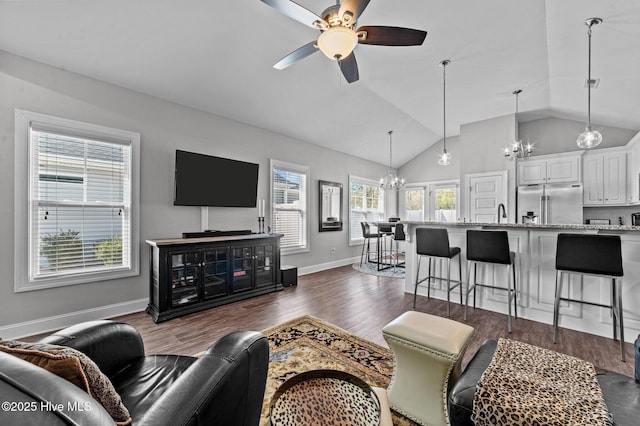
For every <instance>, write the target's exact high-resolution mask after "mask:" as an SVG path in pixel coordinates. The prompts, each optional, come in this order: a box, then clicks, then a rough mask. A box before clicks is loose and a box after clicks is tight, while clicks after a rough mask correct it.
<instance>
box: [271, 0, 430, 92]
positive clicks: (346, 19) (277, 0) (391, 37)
mask: <svg viewBox="0 0 640 426" xmlns="http://www.w3.org/2000/svg"><path fill="white" fill-rule="evenodd" d="M261 1H262V2H263V3H266V4H268V5H269V6H271V7H273V8H275V9H277V10H278V11H280V12H281V13H283V14H285V15H287V16H288V17H290V18H293V19H295V20H296V21H298V22H301V23H303V24H305V25H307V26H309V27H311V28H315V29H317V30H320V37H318V39H317V40H314V41H312V42H310V43H307V44H305V45H304V46H302V47H300V48H299V49H297V50H294V51H293V52H291V53H290V54H288V55H287V56H285V57H284V58H282V59H281V60H280V61H279V62H278V63H276V64H275V65H274V66H273V67H274V68H275V69H278V70H283V69H285V68H288V67H290V66H291V65H293V64H295V63H296V62H298V61H300V60H301V59H304V58H306V57H307V56H309V55H311V54H313V53H315V52H317V51H318V50H320V51H322V53H324V54H325V55H326V56H327V57H328V58H329V59H333V60H335V61H337V62H338V66H339V67H340V70H341V71H342V75H344V78H345V79H346V80H347V81H348V82H349V83H353V82H354V81H358V78H359V75H358V64H357V62H356V57H355V55H354V53H353V49H354V48H355V47H356V45H357V44H358V43H360V44H373V45H378V46H419V45H421V44H422V43H423V42H424V39H425V37H426V36H427V32H426V31H421V30H414V29H411V28H400V27H385V26H364V27H359V28H357V29H355V30H354V27H355V25H356V21H357V20H358V18H359V17H360V15H361V14H362V12H363V11H364V9H365V8H366V7H367V5H368V4H369V0H342V3H340V0H336V4H335V5H333V6H329V7H328V8H326V9H325V11H324V12H322V17H320V16H318V15H316V14H315V13H313V12H311V11H310V10H308V9H306V8H304V7H303V6H300V5H299V4H297V3H294V2H293V1H290V0H261Z"/></svg>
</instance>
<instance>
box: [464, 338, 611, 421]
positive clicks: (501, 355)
mask: <svg viewBox="0 0 640 426" xmlns="http://www.w3.org/2000/svg"><path fill="white" fill-rule="evenodd" d="M472 420H473V421H474V422H475V424H476V425H613V419H612V417H611V415H610V413H609V411H608V410H607V406H606V404H605V402H604V399H603V397H602V389H600V385H599V384H598V381H597V380H596V372H595V368H594V366H593V364H591V363H588V362H586V361H583V360H581V359H578V358H575V357H572V356H568V355H564V354H561V353H558V352H554V351H551V350H548V349H543V348H539V347H536V346H532V345H528V344H526V343H522V342H517V341H514V340H509V339H500V340H499V341H498V347H497V349H496V352H495V354H494V356H493V359H492V360H491V363H490V364H489V367H487V369H486V370H485V372H484V373H483V375H482V377H481V378H480V380H479V381H478V385H477V388H476V392H475V394H474V396H473V415H472Z"/></svg>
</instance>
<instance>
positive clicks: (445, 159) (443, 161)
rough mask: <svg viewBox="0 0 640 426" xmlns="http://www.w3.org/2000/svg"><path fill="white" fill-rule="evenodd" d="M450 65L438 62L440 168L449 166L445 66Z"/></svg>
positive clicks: (448, 62) (446, 60) (447, 62)
mask: <svg viewBox="0 0 640 426" xmlns="http://www.w3.org/2000/svg"><path fill="white" fill-rule="evenodd" d="M450 63H451V61H450V60H448V59H445V60H444V61H442V62H440V66H441V67H442V127H443V135H442V144H443V149H442V154H440V155H439V156H438V164H440V165H441V166H448V165H449V164H451V154H450V153H448V152H447V92H446V89H447V65H449V64H450Z"/></svg>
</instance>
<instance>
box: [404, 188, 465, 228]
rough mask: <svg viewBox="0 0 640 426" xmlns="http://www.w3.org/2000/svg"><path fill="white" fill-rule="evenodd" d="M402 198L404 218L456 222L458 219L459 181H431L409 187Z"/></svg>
mask: <svg viewBox="0 0 640 426" xmlns="http://www.w3.org/2000/svg"><path fill="white" fill-rule="evenodd" d="M404 193H405V194H404V197H403V198H401V199H400V211H401V214H400V216H401V217H402V218H403V219H404V220H415V221H423V220H424V221H430V222H456V221H457V220H458V206H459V203H458V193H459V184H458V181H445V182H430V183H426V184H424V186H413V187H408V188H407V189H406V190H405V191H404Z"/></svg>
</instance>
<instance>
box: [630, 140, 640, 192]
mask: <svg viewBox="0 0 640 426" xmlns="http://www.w3.org/2000/svg"><path fill="white" fill-rule="evenodd" d="M627 147H628V148H629V153H628V154H627V203H628V204H640V132H639V133H638V134H637V135H636V136H635V137H634V138H633V139H631V141H630V142H629V143H628V144H627Z"/></svg>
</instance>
